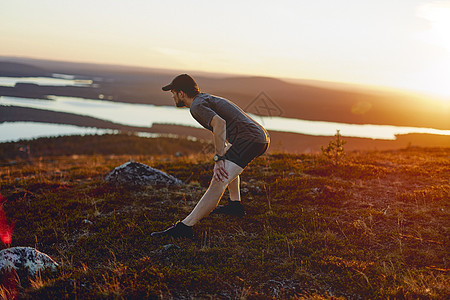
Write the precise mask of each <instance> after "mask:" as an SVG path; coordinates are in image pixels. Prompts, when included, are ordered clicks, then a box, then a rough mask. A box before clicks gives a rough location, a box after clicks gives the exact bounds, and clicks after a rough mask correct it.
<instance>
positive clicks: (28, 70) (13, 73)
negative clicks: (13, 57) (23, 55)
mask: <svg viewBox="0 0 450 300" xmlns="http://www.w3.org/2000/svg"><path fill="white" fill-rule="evenodd" d="M50 75H51V74H50V73H49V72H48V71H46V70H44V69H42V68H39V67H36V66H33V65H29V64H24V63H17V62H9V61H1V58H0V76H4V77H24V76H27V77H28V76H30V77H35V76H50Z"/></svg>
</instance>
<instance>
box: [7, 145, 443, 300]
mask: <svg viewBox="0 0 450 300" xmlns="http://www.w3.org/2000/svg"><path fill="white" fill-rule="evenodd" d="M108 139H112V138H111V137H108ZM125 140H126V139H125ZM109 141H112V140H109ZM118 141H124V140H122V137H120V138H119V140H118ZM127 141H129V140H127ZM47 142H49V141H48V140H41V141H39V140H37V141H36V142H35V143H36V144H34V145H35V146H34V147H36V148H39V147H41V146H42V147H43V145H40V146H39V147H38V145H39V143H47ZM78 142H79V141H78ZM58 143H59V142H58ZM164 143H165V142H164ZM182 143H185V142H182ZM160 145H163V144H160ZM183 145H184V144H183ZM108 147H109V146H108ZM108 147H106V148H108ZM164 147H167V149H169V148H170V149H176V148H177V145H176V144H170V143H168V144H164ZM196 147H197V146H196ZM77 151H78V150H77ZM102 151H104V150H101V149H100V151H99V152H98V153H97V154H95V155H82V154H80V153H78V154H77V155H78V156H70V153H64V155H63V156H45V155H44V156H43V157H42V158H41V159H32V160H31V161H30V162H27V163H19V164H17V165H11V166H6V167H2V168H0V185H1V189H2V190H1V193H2V194H3V195H4V196H5V197H6V199H7V201H6V202H4V205H3V206H4V211H5V213H6V216H7V218H8V220H9V222H13V223H15V227H14V234H13V246H14V245H20V246H36V247H38V249H39V250H41V251H43V252H45V253H47V254H49V255H50V256H52V257H53V258H55V259H56V260H57V261H58V262H59V263H60V264H61V265H62V268H61V270H60V272H59V273H58V274H54V275H51V274H43V275H42V277H41V279H39V280H38V281H36V280H35V279H33V280H34V281H33V282H34V283H33V284H32V283H31V281H29V282H28V284H25V281H24V284H23V285H22V286H21V287H19V291H18V292H19V293H20V297H21V298H33V299H35V298H150V299H158V298H164V299H165V298H212V299H230V298H232V299H234V298H247V299H287V298H294V299H331V298H333V297H334V298H339V297H340V298H343V299H344V298H345V299H347V298H351V299H352V298H364V299H380V298H381V299H383V298H402V297H404V298H408V297H409V298H429V299H440V298H445V296H446V295H448V293H449V291H448V278H447V277H446V276H445V274H446V273H445V272H447V271H448V263H447V261H446V256H447V251H446V247H445V245H447V244H448V242H449V240H448V239H449V238H448V234H447V232H446V230H445V228H446V226H447V225H446V224H447V222H448V217H449V216H448V203H447V202H448V201H446V200H447V199H448V190H449V189H448V182H446V180H445V177H444V175H445V174H448V173H447V172H448V167H446V166H448V163H449V162H448V157H449V153H450V150H449V149H408V150H402V151H386V152H359V153H356V152H355V153H347V155H346V157H345V160H343V161H341V162H340V163H339V165H336V166H333V165H329V164H327V162H323V161H321V160H320V159H318V157H316V156H314V155H293V154H283V153H279V154H273V155H264V156H263V157H260V158H258V159H256V160H255V161H254V162H253V163H252V164H251V165H250V166H249V167H248V168H247V169H246V170H245V171H244V173H243V174H242V175H241V181H242V197H243V203H244V206H245V208H246V211H247V215H246V216H245V217H244V218H242V219H237V218H232V217H226V216H218V215H211V216H209V217H207V218H205V219H203V220H202V221H201V222H200V223H199V224H198V225H197V226H195V229H194V230H195V234H196V239H195V240H193V241H191V240H183V239H181V240H177V239H172V238H162V239H154V238H152V237H151V236H150V233H151V232H152V231H154V230H160V229H163V228H165V227H166V226H168V225H169V224H171V223H173V222H174V221H176V220H177V219H180V218H182V217H184V216H185V215H186V214H187V213H188V212H189V211H190V210H191V209H192V208H193V207H194V205H195V204H196V202H197V200H198V199H199V198H200V197H201V195H202V194H203V193H204V192H205V190H206V186H207V184H208V182H209V180H210V178H211V173H212V166H213V165H212V163H211V162H210V158H209V157H207V156H205V155H204V154H197V155H191V156H189V157H187V156H185V157H172V156H168V155H158V153H157V152H154V153H149V154H148V155H144V154H143V153H141V154H132V155H123V156H122V155H117V154H116V155H114V156H111V155H110V153H109V154H101V153H102ZM105 151H106V150H105ZM108 151H110V150H108ZM42 153H44V152H42ZM50 153H53V152H50ZM105 153H107V152H105ZM130 156H132V157H133V158H134V159H135V160H137V161H140V162H143V163H146V164H148V165H151V166H152V167H155V168H158V169H161V170H164V171H166V172H168V173H169V174H172V175H174V176H176V177H178V178H180V179H182V180H183V181H184V182H185V183H186V184H185V185H184V186H182V187H178V188H166V187H164V188H161V187H143V188H136V189H126V188H115V187H111V186H108V185H106V184H104V183H103V181H102V180H103V177H104V176H105V175H106V174H107V173H108V172H109V171H110V170H111V169H112V168H113V167H115V166H118V165H120V164H123V163H124V162H126V161H128V160H129V159H130ZM422 168H426V169H427V171H426V172H424V171H420V169H422ZM168 244H174V245H176V246H177V247H164V246H165V245H168Z"/></svg>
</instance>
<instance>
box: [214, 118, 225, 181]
mask: <svg viewBox="0 0 450 300" xmlns="http://www.w3.org/2000/svg"><path fill="white" fill-rule="evenodd" d="M226 125H227V122H226V121H225V120H224V119H222V118H221V117H220V116H219V115H215V116H214V117H213V118H212V120H211V127H212V128H213V134H214V147H215V150H216V154H218V155H220V156H223V155H225V141H226V139H227V126H226ZM214 178H215V179H216V180H217V181H224V180H225V179H227V178H228V173H227V171H226V170H225V162H224V161H223V160H219V161H218V162H216V164H215V165H214Z"/></svg>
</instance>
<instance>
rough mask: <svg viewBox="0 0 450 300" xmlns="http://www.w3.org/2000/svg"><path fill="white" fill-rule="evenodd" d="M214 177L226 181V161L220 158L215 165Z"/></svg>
mask: <svg viewBox="0 0 450 300" xmlns="http://www.w3.org/2000/svg"><path fill="white" fill-rule="evenodd" d="M213 178H214V179H215V180H217V181H225V180H227V179H228V172H227V170H226V169H225V161H223V160H219V161H218V162H216V164H215V165H214V176H213Z"/></svg>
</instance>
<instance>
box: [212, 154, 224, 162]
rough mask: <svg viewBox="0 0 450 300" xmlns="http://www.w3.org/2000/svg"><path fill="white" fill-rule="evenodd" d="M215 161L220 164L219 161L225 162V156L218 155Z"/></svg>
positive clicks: (215, 156) (214, 158)
mask: <svg viewBox="0 0 450 300" xmlns="http://www.w3.org/2000/svg"><path fill="white" fill-rule="evenodd" d="M213 160H214V161H215V162H218V161H219V160H225V156H220V155H218V154H216V155H214V157H213Z"/></svg>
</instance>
